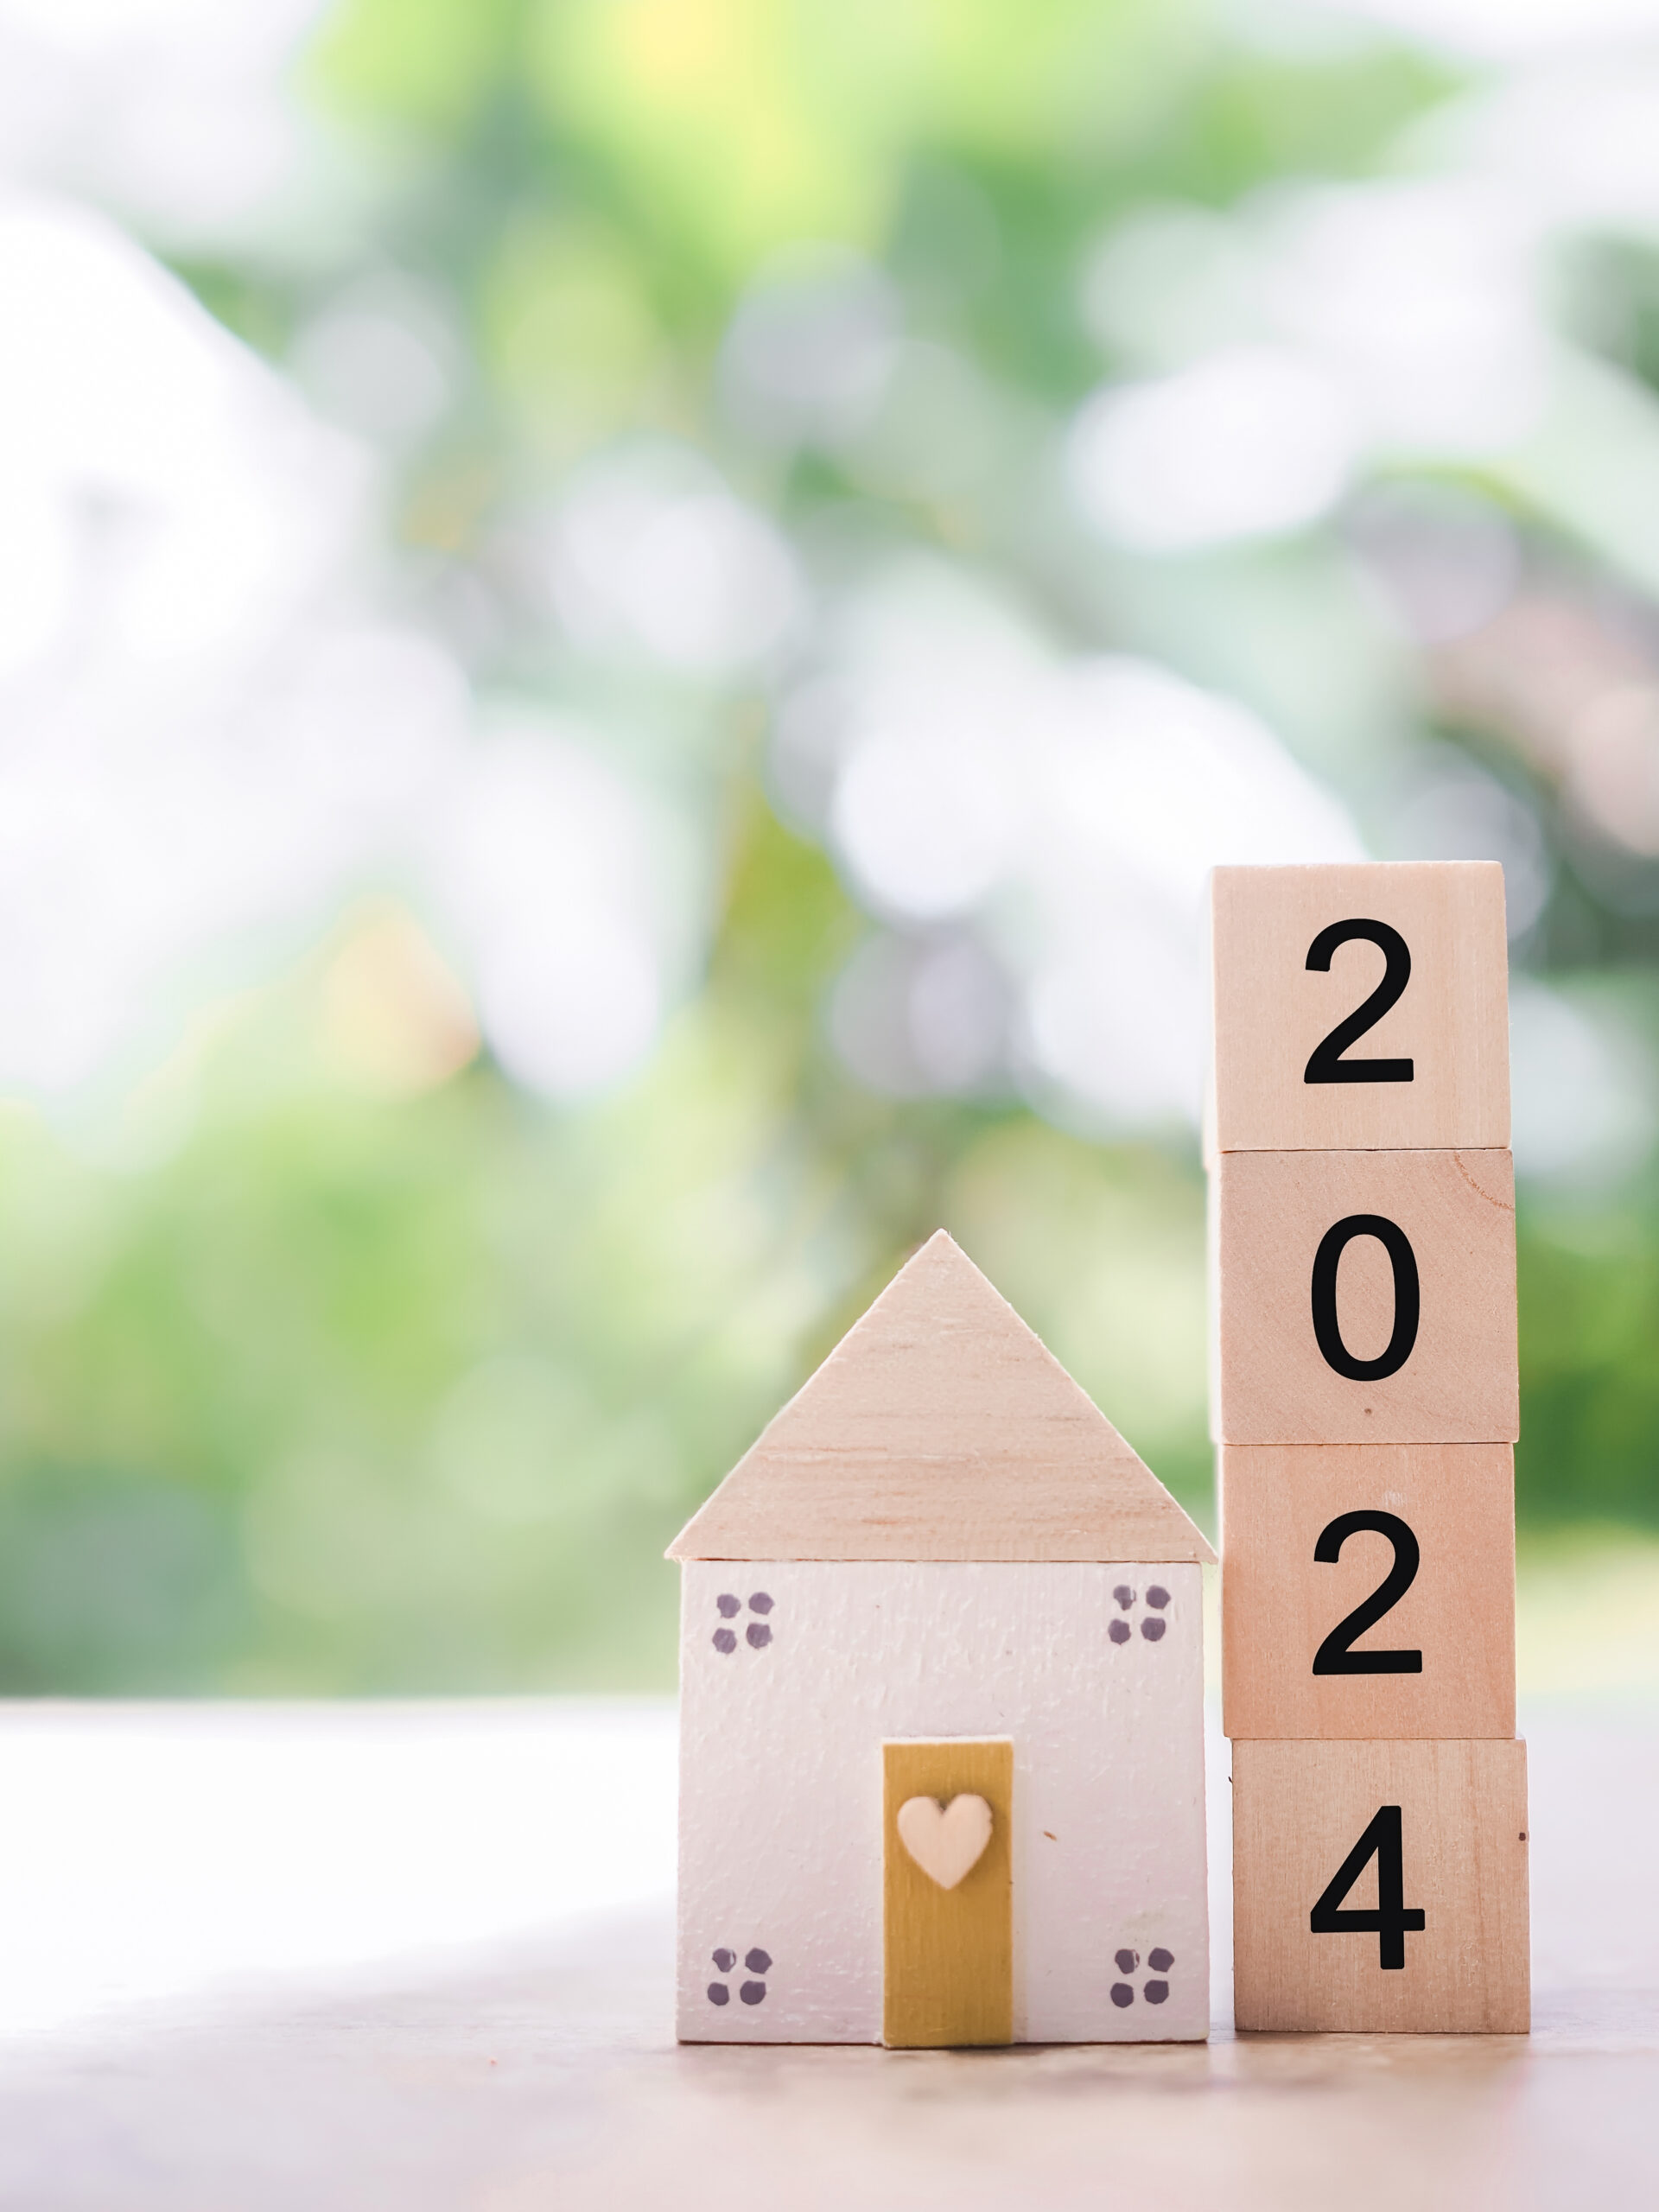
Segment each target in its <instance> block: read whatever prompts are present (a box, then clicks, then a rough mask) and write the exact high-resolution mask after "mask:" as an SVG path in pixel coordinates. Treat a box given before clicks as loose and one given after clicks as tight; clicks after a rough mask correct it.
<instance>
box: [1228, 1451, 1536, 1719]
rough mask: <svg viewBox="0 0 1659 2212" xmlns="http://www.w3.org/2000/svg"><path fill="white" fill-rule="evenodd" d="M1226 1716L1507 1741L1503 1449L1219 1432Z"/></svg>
mask: <svg viewBox="0 0 1659 2212" xmlns="http://www.w3.org/2000/svg"><path fill="white" fill-rule="evenodd" d="M1221 1520H1222V1540H1223V1541H1222V1555H1223V1565H1222V1662H1221V1696H1222V1716H1223V1717H1222V1726H1223V1727H1224V1729H1225V1731H1226V1732H1227V1734H1228V1735H1229V1736H1231V1737H1234V1738H1238V1737H1248V1736H1255V1737H1296V1736H1302V1737H1325V1738H1352V1737H1382V1738H1388V1737H1396V1738H1407V1737H1436V1736H1446V1737H1475V1736H1489V1737H1511V1736H1513V1735H1514V1733H1515V1469H1514V1455H1513V1453H1512V1452H1511V1451H1510V1446H1508V1445H1507V1444H1396V1445H1323V1446H1320V1445H1313V1446H1308V1445H1292V1446H1249V1445H1236V1444H1230V1445H1225V1446H1223V1448H1222V1453H1221Z"/></svg>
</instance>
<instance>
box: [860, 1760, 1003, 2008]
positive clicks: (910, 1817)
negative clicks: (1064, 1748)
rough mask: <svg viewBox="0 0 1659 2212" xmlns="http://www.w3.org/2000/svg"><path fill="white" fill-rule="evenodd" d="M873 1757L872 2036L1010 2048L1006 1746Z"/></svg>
mask: <svg viewBox="0 0 1659 2212" xmlns="http://www.w3.org/2000/svg"><path fill="white" fill-rule="evenodd" d="M881 1756H882V1781H883V1788H882V1844H881V1855H882V1892H883V1908H884V1910H883V1976H882V2005H881V2039H882V2041H883V2042H884V2043H887V2044H905V2045H910V2046H912V2047H919V2046H924V2045H925V2046H929V2047H934V2046H938V2045H952V2044H997V2043H1011V2042H1012V2041H1013V2039H1014V1862H1013V1853H1012V1844H1013V1835H1012V1827H1013V1815H1014V1745H1013V1744H1012V1742H1010V1741H1009V1739H1008V1738H1007V1737H989V1738H985V1737H971V1736H954V1737H946V1738H942V1739H938V1738H936V1739H931V1740H928V1741H925V1742H923V1741H914V1740H912V1741H902V1742H896V1743H887V1744H884V1745H882V1746H881ZM958 1799H960V1800H963V1801H964V1802H962V1803H960V1804H958V1803H957V1800H958ZM917 1800H920V1801H922V1802H919V1803H917V1802H914V1801H917ZM976 1801H980V1802H976ZM906 1806H910V1807H911V1808H912V1809H911V1811H910V1812H909V1813H908V1814H906V1813H905V1808H906ZM985 1808H988V1812H989V1821H988V1822H987V1821H986V1809H985ZM901 1814H904V1815H905V1817H904V1819H903V1821H901V1820H900V1815H901ZM987 1827H988V1833H987ZM906 1834H907V1835H908V1836H909V1838H910V1842H909V1843H908V1844H907V1843H906V1840H905V1838H906ZM969 1857H971V1864H969V1865H968V1866H967V1871H966V1872H962V1871H960V1870H961V1868H962V1866H963V1861H964V1859H968V1858H969ZM930 1868H931V1871H930ZM947 1885H948V1886H947Z"/></svg>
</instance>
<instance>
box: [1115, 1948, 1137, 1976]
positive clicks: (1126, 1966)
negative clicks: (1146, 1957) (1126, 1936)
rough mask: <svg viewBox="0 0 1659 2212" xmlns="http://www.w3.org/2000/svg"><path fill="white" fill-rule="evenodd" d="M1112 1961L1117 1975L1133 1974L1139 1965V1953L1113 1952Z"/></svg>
mask: <svg viewBox="0 0 1659 2212" xmlns="http://www.w3.org/2000/svg"><path fill="white" fill-rule="evenodd" d="M1112 1960H1113V1963H1114V1964H1115V1965H1116V1967H1117V1970H1118V1972H1119V1974H1133V1973H1134V1972H1135V1968H1136V1967H1138V1966H1139V1965H1140V1963H1141V1954H1140V1952H1139V1951H1114V1952H1113V1954H1112Z"/></svg>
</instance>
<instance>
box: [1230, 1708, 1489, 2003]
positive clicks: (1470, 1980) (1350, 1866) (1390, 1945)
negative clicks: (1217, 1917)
mask: <svg viewBox="0 0 1659 2212" xmlns="http://www.w3.org/2000/svg"><path fill="white" fill-rule="evenodd" d="M1526 1762H1527V1747H1526V1745H1524V1744H1521V1743H1507V1744H1504V1743H1490V1742H1487V1743H1444V1742H1442V1743H1406V1744H1401V1743H1344V1744H1333V1743H1299V1744H1298V1743H1241V1744H1236V1745H1234V1747H1233V1961H1234V1963H1233V1983H1234V2013H1235V2018H1236V2022H1237V2024H1238V2026H1239V2027H1240V2028H1243V2029H1273V2030H1278V2031H1307V2032H1318V2031H1338V2032H1346V2033H1356V2034H1417V2035H1462V2034H1469V2035H1524V2034H1525V2033H1526V2031H1527V2030H1528V2027H1529V2023H1530V1999H1529V1974H1530V1949H1529V1931H1528V1924H1527V1849H1528V1846H1527V1764H1526Z"/></svg>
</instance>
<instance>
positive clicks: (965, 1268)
mask: <svg viewBox="0 0 1659 2212" xmlns="http://www.w3.org/2000/svg"><path fill="white" fill-rule="evenodd" d="M745 1535H747V1536H748V1537H750V1538H751V1539H754V1538H759V1539H760V1540H762V1541H750V1542H747V1543H745V1542H743V1541H741V1539H742V1538H743V1537H744V1536H745ZM786 1540H787V1541H786ZM756 1554H763V1555H760V1556H757V1555H756ZM1108 1554H1109V1555H1108ZM671 1556H674V1557H677V1558H678V1559H679V1560H681V1561H682V1566H683V1588H682V1622H681V1645H680V1682H681V1782H680V1792H681V1794H680V1869H679V1937H678V1977H677V1979H678V2013H677V2031H678V2034H679V2036H680V2038H681V2039H682V2040H683V2041H685V2042H733V2043H785V2042H787V2043H879V2042H880V2041H882V2040H883V2038H884V2032H885V2035H886V2039H887V2040H888V2041H906V2040H938V2041H950V2040H957V2039H961V2040H978V2041H1005V2040H1012V2041H1014V2042H1019V2043H1072V2042H1144V2041H1149V2040H1154V2039H1155V2040H1161V2041H1169V2040H1195V2039H1199V2038H1202V2037H1204V2036H1205V2034H1206V2033H1207V2031H1208V2021H1209V1935H1208V1915H1207V1905H1206V1880H1205V1806H1204V1745H1203V1608H1202V1599H1201V1575H1200V1571H1199V1561H1200V1560H1203V1559H1205V1558H1207V1557H1209V1556H1210V1554H1209V1551H1208V1547H1207V1546H1206V1545H1205V1541H1204V1539H1203V1537H1202V1536H1201V1535H1200V1534H1199V1533H1198V1530H1197V1529H1195V1528H1194V1527H1193V1525H1192V1522H1190V1521H1189V1520H1188V1519H1187V1517H1186V1516H1185V1514H1184V1513H1183V1512H1182V1511H1181V1510H1180V1508H1179V1505H1177V1504H1176V1503H1175V1501H1174V1500H1173V1498H1171V1497H1169V1495H1168V1493H1167V1492H1166V1491H1164V1490H1163V1488H1162V1486H1161V1485H1160V1484H1158V1482H1157V1481H1156V1478H1154V1476H1153V1475H1152V1474H1151V1472H1150V1471H1149V1470H1147V1468H1146V1467H1145V1466H1144V1465H1142V1464H1141V1461H1140V1460H1139V1459H1136V1458H1135V1454H1134V1453H1133V1452H1131V1451H1130V1450H1129V1447H1128V1446H1127V1445H1125V1444H1124V1443H1123V1440H1122V1438H1121V1437H1119V1436H1118V1435H1117V1433H1116V1431H1115V1430H1114V1429H1112V1427H1111V1426H1110V1424H1109V1422H1107V1421H1105V1420H1104V1418H1103V1416H1102V1415H1101V1414H1099V1413H1098V1412H1097V1411H1096V1408H1094V1407H1093V1405H1092V1404H1091V1403H1090V1401H1089V1400H1088V1398H1087V1397H1086V1395H1084V1393H1083V1392H1082V1391H1081V1390H1080V1389H1078V1388H1077V1384H1075V1383H1073V1382H1072V1381H1071V1378H1070V1377H1069V1376H1066V1374H1065V1370H1063V1369H1062V1368H1060V1367H1059V1365H1058V1363H1057V1362H1056V1361H1054V1360H1053V1359H1052V1357H1051V1356H1050V1354H1049V1353H1047V1352H1046V1351H1045V1350H1044V1349H1043V1347H1042V1346H1041V1344H1039V1342H1038V1340H1037V1338H1035V1337H1034V1336H1033V1335H1032V1333H1031V1332H1030V1331H1029V1330H1027V1328H1026V1327H1025V1325H1024V1324H1023V1323H1022V1322H1020V1320H1019V1319H1018V1317H1017V1316H1015V1315H1014V1313H1013V1312H1012V1309H1011V1308H1009V1307H1008V1306H1007V1305H1006V1304H1005V1303H1004V1302H1003V1301H1002V1300H1001V1299H1000V1298H999V1297H998V1296H997V1294H996V1293H995V1291H994V1290H993V1289H992V1288H991V1286H990V1285H989V1284H988V1282H987V1281H985V1279H984V1277H983V1276H982V1275H981V1274H979V1273H978V1271H977V1269H976V1268H973V1266H972V1265H971V1263H970V1262H969V1261H968V1260H967V1259H966V1258H965V1257H964V1255H963V1254H962V1253H961V1252H960V1251H959V1250H958V1249H957V1247H956V1246H955V1245H954V1244H952V1243H950V1240H949V1238H947V1237H944V1236H938V1237H936V1238H934V1240H933V1241H932V1243H930V1244H929V1245H928V1246H926V1247H925V1249H924V1250H923V1251H922V1252H921V1253H920V1254H919V1255H918V1256H917V1258H916V1259H915V1260H913V1261H912V1262H911V1263H910V1266H909V1267H908V1268H906V1269H905V1270H904V1271H903V1273H902V1274H900V1275H899V1277H898V1278H897V1280H896V1281H895V1282H894V1283H893V1285H892V1286H890V1287H889V1289H888V1290H887V1292H886V1293H884V1294H883V1295H882V1297H881V1298H880V1299H879V1300H877V1301H876V1303H875V1305H874V1306H873V1307H872V1308H871V1309H870V1311H869V1313H868V1314H867V1315H866V1316H865V1317H864V1319H863V1320H862V1321H861V1322H860V1323H859V1324H858V1325H857V1326H856V1327H855V1329H854V1330H853V1331H852V1332H850V1333H849V1336H848V1337H847V1338H845V1339H844V1340H843V1341H842V1344H841V1345H840V1346H839V1347H838V1348H837V1350H836V1352H834V1353H833V1354H832V1355H831V1357H830V1358H829V1361H827V1362H826V1363H825V1364H824V1366H823V1368H821V1369H820V1370H819V1371H818V1374H817V1376H815V1377H814V1378H813V1380H812V1381H811V1382H810V1383H808V1384H807V1385H806V1387H805V1389H804V1390H803V1391H802V1392H801V1393H800V1394H799V1395H798V1397H797V1398H796V1399H794V1400H793V1401H792V1402H791V1404H790V1405H789V1406H788V1407H786V1408H785V1409H784V1411H783V1413H782V1414H779V1417H778V1419H777V1420H776V1421H774V1422H773V1423H772V1425H771V1427H769V1428H768V1429H767V1431H766V1433H765V1435H764V1436H763V1437H762V1438H761V1439H760V1442H759V1443H758V1444H757V1445H756V1446H755V1447H754V1449H753V1451H752V1452H750V1453H749V1454H748V1455H747V1458H746V1459H744V1460H743V1461H742V1462H741V1463H740V1465H739V1466H738V1468H737V1469H736V1470H734V1473H733V1474H732V1475H731V1476H730V1477H728V1480H727V1482H726V1483H725V1484H722V1485H721V1489H720V1490H719V1491H716V1492H715V1496H714V1497H713V1498H712V1499H710V1501H709V1504H708V1505H707V1506H705V1507H704V1508H703V1510H702V1512H701V1513H700V1514H699V1515H698V1516H696V1518H695V1519H694V1520H693V1521H692V1522H691V1523H690V1525H689V1527H688V1528H687V1529H686V1530H685V1531H684V1532H683V1535H682V1536H681V1537H680V1538H679V1540H678V1541H677V1543H676V1544H675V1546H674V1548H673V1551H672V1553H671ZM958 1743H960V1744H961V1745H963V1746H965V1747H967V1749H968V1750H969V1751H970V1752H976V1753H977V1754H978V1755H979V1756H982V1757H983V1756H985V1755H987V1751H988V1747H989V1749H990V1750H991V1751H995V1753H996V1754H997V1755H998V1756H1000V1757H1001V1758H1003V1759H1004V1760H1005V1761H1006V1760H1007V1758H1008V1757H1009V1755H1010V1753H1011V1761H1012V1765H1011V1782H1010V1783H1009V1784H1008V1786H1007V1792H1006V1793H1005V1794H1004V1795H1003V1796H1000V1797H997V1804H998V1810H997V1812H996V1815H995V1820H996V1822H997V1823H999V1824H1001V1827H1002V1828H1003V1829H1004V1830H1005V1831H1006V1833H1005V1834H1004V1835H1003V1837H1002V1839H1001V1852H1002V1855H1001V1859H1000V1860H999V1862H998V1865H999V1870H1000V1871H999V1875H998V1878H999V1879H1000V1880H1001V1883H1002V1885H1003V1887H1002V1892H1001V1894H1002V1899H1003V1903H1002V1908H1001V1909H1002V1910H1003V1913H1004V1919H1005V1924H1006V1925H1007V1927H1008V1929H1010V1932H1011V1955H1010V1952H1009V1949H1008V1947H1007V1943H1006V1942H1005V1943H1004V1948H1003V1949H1002V1951H1001V1954H999V1955H997V1956H1000V1958H1001V1965H1000V1966H999V1965H998V1964H997V1963H996V1957H995V1956H992V1955H990V1954H988V1955H987V1956H988V1959H989V1961H990V1962H989V1963H988V1964H987V1965H986V1966H985V1967H984V1971H985V1972H986V1973H987V1974H995V1973H999V1972H1000V1973H1001V1974H1002V1975H1003V1976H1004V1978H1005V1980H1006V1981H1007V1989H1006V1992H1005V1995H1004V2010H1003V2012H1002V2013H1001V2018H1002V2020H1003V2021H1004V2022H1005V2025H1004V2027H1003V2028H1002V2029H1001V2031H996V2032H992V2033H982V2034H977V2035H973V2036H969V2035H963V2036H962V2037H960V2038H958V2037H956V2036H954V2035H950V2034H948V2033H944V2032H941V2033H939V2034H938V2035H935V2036H928V2035H918V2036H913V2037H912V2036H910V2035H906V2034H898V2033H895V2031H894V2029H893V2020H894V2018H895V2014H894V2011H893V2003H892V1995H893V1993H892V1990H891V1987H888V1988H887V1989H886V1990H884V1974H885V1976H886V1977H887V1978H888V1980H889V1981H890V1980H891V1977H892V1976H893V1974H894V1972H895V1971H896V1970H897V1969H896V1968H895V1966H894V1963H893V1961H894V1960H895V1958H896V1957H897V1956H898V1953H897V1952H896V1951H895V1950H894V1948H893V1942H894V1936H893V1914H894V1911H895V1904H894V1896H895V1891H894V1889H893V1866H892V1862H893V1859H894V1858H895V1856H902V1854H903V1851H904V1846H903V1845H902V1844H901V1843H900V1842H899V1840H898V1838H897V1837H896V1836H895V1834H894V1832H893V1821H892V1820H891V1818H890V1817H889V1816H888V1815H887V1814H884V1796H883V1790H884V1761H886V1760H891V1758H893V1756H894V1755H895V1751H896V1752H897V1753H898V1754H899V1756H901V1757H902V1756H903V1755H905V1754H906V1752H908V1751H910V1750H912V1748H915V1749H918V1750H919V1751H921V1752H922V1753H923V1754H925V1755H927V1756H937V1755H938V1753H939V1751H940V1750H941V1748H943V1750H944V1751H945V1752H946V1753H948V1752H949V1751H950V1749H951V1747H952V1746H954V1745H957V1744H958ZM928 1786H929V1787H931V1784H930V1785H928ZM954 1786H955V1785H953V1787H954ZM991 1795H992V1796H996V1793H995V1792H992V1793H991ZM937 1802H938V1806H940V1807H944V1806H945V1804H946V1802H947V1799H946V1797H945V1796H944V1795H943V1794H942V1795H941V1796H939V1797H938V1801H937ZM950 1802H954V1800H953V1799H952V1800H950ZM972 1802H973V1803H974V1805H975V1806H976V1807H978V1809H979V1811H980V1812H981V1813H982V1814H984V1815H985V1818H986V1819H987V1821H990V1818H991V1815H989V1814H988V1812H986V1808H985V1807H984V1806H983V1805H982V1804H981V1803H980V1801H979V1799H978V1798H975V1799H973V1800H972ZM927 1810H928V1813H929V1815H930V1818H931V1817H932V1815H933V1812H934V1807H933V1806H932V1805H930V1806H929V1807H928V1808H927ZM940 1817H941V1818H943V1819H945V1820H948V1819H949V1818H950V1815H949V1813H948V1811H946V1812H944V1813H942V1814H941V1815H940ZM899 1833H900V1834H902V1833H903V1826H902V1821H901V1822H900V1827H899ZM990 1863H991V1862H990V1860H989V1859H987V1861H986V1865H987V1867H989V1866H990ZM918 1864H925V1862H923V1861H919V1860H918ZM907 1878H909V1879H910V1880H911V1881H912V1883H913V1882H915V1881H916V1880H917V1879H918V1877H917V1875H916V1872H915V1869H914V1867H910V1868H908V1869H907ZM975 1878H976V1877H975V1876H974V1875H972V1874H971V1873H970V1875H969V1877H968V1878H966V1879H965V1880H963V1885H962V1886H963V1895H964V1896H966V1895H967V1894H968V1893H969V1888H970V1885H971V1883H972V1881H973V1880H974V1879H975ZM982 1881H983V1882H985V1883H988V1882H989V1881H990V1876H989V1875H988V1873H987V1874H985V1875H983V1876H982ZM944 1886H945V1887H947V1888H949V1887H951V1886H952V1885H950V1884H948V1883H947V1884H946V1885H944ZM1010 1888H1011V1895H1010V1894H1009V1891H1010ZM948 1909H950V1908H948ZM967 1909H968V1908H966V1907H964V1910H967ZM985 1909H986V1910H989V1909H991V1907H990V1905H989V1904H988V1903H987V1904H985ZM974 1910H980V1908H978V1907H976V1908H974ZM967 1924H968V1923H963V1925H964V1927H965V1926H967ZM968 1941H969V1938H968V1937H966V1936H964V1937H962V1938H958V1937H957V1936H955V1935H952V1934H950V1933H947V1935H946V1936H945V1938H944V1942H945V1944H946V1948H947V1950H949V1949H950V1948H951V1947H952V1946H954V1947H956V1948H957V1950H958V1951H960V1949H961V1948H962V1945H963V1943H965V1942H968ZM994 1948H995V1947H994ZM938 1970H939V1972H940V1974H942V1975H943V1976H944V1978H945V1979H947V1980H948V1979H949V1977H950V1974H957V1975H960V1974H961V1973H962V1972H963V1960H962V1958H961V1957H960V1956H959V1955H958V1956H956V1957H954V1958H950V1957H942V1958H941V1960H940V1962H939V1969H938ZM884 1999H886V2003H885V2006H884ZM943 2017H944V2018H949V2011H948V2006H947V2011H946V2013H945V2014H944V2016H943ZM884 2021H885V2029H884Z"/></svg>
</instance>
